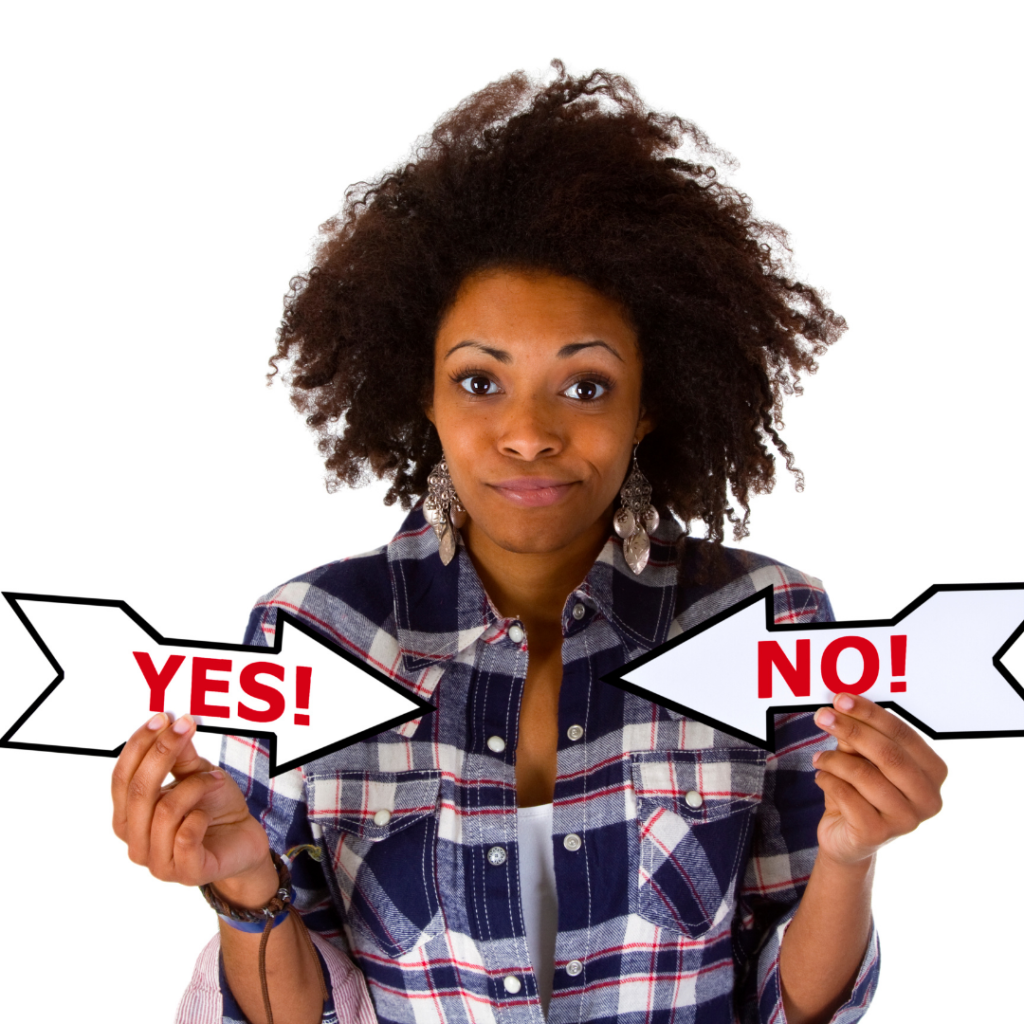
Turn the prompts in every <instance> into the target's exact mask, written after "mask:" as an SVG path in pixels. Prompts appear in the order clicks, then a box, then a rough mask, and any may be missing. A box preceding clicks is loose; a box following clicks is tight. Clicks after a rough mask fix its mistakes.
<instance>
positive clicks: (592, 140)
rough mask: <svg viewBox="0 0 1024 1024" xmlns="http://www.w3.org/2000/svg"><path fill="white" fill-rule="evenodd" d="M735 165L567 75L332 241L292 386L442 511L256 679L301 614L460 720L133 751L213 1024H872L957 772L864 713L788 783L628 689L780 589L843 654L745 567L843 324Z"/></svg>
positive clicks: (411, 529)
mask: <svg viewBox="0 0 1024 1024" xmlns="http://www.w3.org/2000/svg"><path fill="white" fill-rule="evenodd" d="M714 159H718V160H719V161H721V160H723V159H724V156H723V154H721V153H718V152H717V151H715V150H714V149H713V148H712V147H711V145H710V143H709V142H708V140H707V139H706V138H705V137H704V136H703V135H702V134H701V133H700V131H699V130H698V129H696V128H695V127H694V126H693V125H690V124H688V123H686V122H684V121H681V120H679V119H678V118H675V117H669V116H665V115H661V114H657V113H654V112H650V111H648V110H647V109H646V108H645V107H644V106H643V104H642V103H641V101H640V100H639V99H638V97H637V96H636V94H635V93H634V91H633V90H632V88H631V86H630V85H629V83H628V82H626V81H624V80H623V79H621V78H618V77H615V76H610V75H607V74H605V73H603V72H595V73H593V74H592V75H590V76H587V77H583V78H573V77H570V76H567V75H566V74H565V73H564V71H563V70H562V69H561V67H560V66H559V67H558V75H557V77H556V78H555V79H554V81H552V82H551V84H549V85H547V86H546V87H542V86H539V85H535V84H533V83H531V82H530V81H529V80H528V79H526V78H525V76H523V75H513V76H510V77H509V78H507V79H505V80H503V81H501V82H498V83H496V84H494V85H492V86H490V87H489V88H487V89H485V90H483V91H482V92H480V93H478V94H476V95H474V96H472V97H470V98H469V99H468V100H467V101H466V102H465V103H463V104H462V105H461V106H460V107H459V108H457V109H456V110H455V111H453V112H452V113H451V114H449V115H448V116H447V117H446V118H444V119H443V120H442V121H441V122H439V124H438V125H437V126H436V128H435V130H434V132H433V134H432V136H431V137H430V139H429V140H428V141H427V142H426V143H425V144H424V145H423V146H422V148H421V149H420V150H419V151H418V153H417V157H416V159H415V161H413V162H411V163H409V164H408V165H406V166H404V167H402V168H400V169H399V170H397V171H395V172H394V173H391V174H389V175H387V176H385V177H384V178H382V179H381V180H380V181H378V182H377V183H375V184H373V185H371V186H365V187H362V188H361V189H359V190H356V191H354V192H352V193H350V195H349V197H348V203H347V206H346V211H345V213H344V215H343V216H342V218H340V219H338V220H335V221H331V222H329V223H328V224H327V225H325V229H324V230H325V233H326V239H325V241H324V243H323V245H322V247H321V249H320V252H319V253H318V255H317V258H316V264H315V266H314V267H313V269H312V270H311V271H310V272H309V273H308V274H306V275H304V276H303V277H300V278H297V279H296V280H295V281H293V287H292V291H291V293H290V295H289V297H288V299H287V301H286V315H285V319H284V322H283V324H282V327H281V331H280V334H279V342H278V349H277V354H276V357H275V359H288V360H290V361H291V365H290V369H289V377H288V380H289V383H290V385H291V388H292V395H293V400H294V401H295V403H296V405H297V406H298V407H299V408H300V409H301V410H302V411H303V412H304V413H306V415H307V421H308V422H309V424H310V425H311V426H312V427H313V428H315V429H316V430H317V431H318V432H319V433H320V445H321V450H322V451H323V452H324V453H325V455H326V456H327V467H328V470H329V471H330V473H331V474H332V480H334V481H335V482H342V483H355V482H357V481H358V480H359V479H360V478H361V476H362V475H363V474H364V473H365V472H366V470H367V469H369V470H370V471H372V472H374V473H376V474H378V475H381V476H387V477H389V478H390V479H391V480H392V486H391V490H390V492H389V500H391V501H394V500H400V501H401V502H403V504H404V505H405V506H406V507H412V511H411V512H410V514H409V517H408V519H407V520H406V522H405V524H404V526H403V528H402V530H401V531H400V532H399V534H398V535H397V536H396V537H395V538H394V539H393V540H392V541H391V543H390V544H388V545H387V546H386V547H384V548H380V549H378V550H376V551H373V552H370V553H369V554H366V555H361V556H357V557H353V558H349V559H346V560H343V561H340V562H336V563H332V564H331V565H327V566H324V567H322V568H320V569H317V570H314V571H313V572H311V573H308V574H306V575H305V576H301V577H298V578H297V579H295V580H293V581H291V582H290V583H287V584H285V585H284V586H283V587H280V588H278V589H277V590H275V591H273V592H271V593H270V594H269V595H268V596H267V597H265V598H263V599H262V600H261V601H260V602H259V603H258V604H257V607H256V609H255V611H254V613H253V616H252V619H251V620H250V625H249V630H248V633H247V637H246V640H247V642H248V643H253V644H266V643H269V642H271V640H272V638H273V632H274V624H275V617H276V614H277V609H279V608H285V609H287V610H288V611H289V612H291V613H292V614H295V615H298V616H299V617H301V618H302V619H303V620H304V621H306V622H308V623H309V624H310V625H312V626H313V627H315V628H316V629H318V630H320V631H322V632H323V633H324V634H325V635H327V636H329V637H330V638H331V639H332V640H335V641H336V642H338V643H341V644H343V645H345V646H346V647H347V648H348V649H349V650H351V651H353V652H355V653H357V654H358V655H359V656H360V657H362V658H364V659H365V660H366V661H367V662H368V663H371V664H373V665H374V666H376V667H377V668H379V669H381V670H383V671H385V672H387V673H389V674H390V675H391V676H392V677H393V678H395V679H397V680H399V681H400V682H402V683H403V684H404V685H406V686H408V687H409V688H410V689H411V690H413V691H415V692H416V693H418V694H420V695H422V696H425V697H427V698H428V699H429V700H430V701H431V702H432V703H433V704H434V705H435V707H436V709H437V710H436V711H435V712H434V713H433V714H430V715H426V716H424V717H423V718H421V719H419V720H417V721H415V722H412V723H409V724H408V725H406V726H403V727H401V728H399V729H396V730H392V731H390V732H387V733H384V734H382V735H380V736H377V737H375V738H373V739H372V740H368V741H364V742H361V743H358V744H355V745H353V746H351V747H348V748H347V749H345V750H342V751H339V752H338V753H335V754H332V755H330V756H328V757H324V758H321V759H319V760H316V761H314V762H311V763H310V764H307V765H305V766H304V767H303V768H302V769H300V770H296V771H293V772H289V773H286V774H283V775H281V776H278V777H277V778H275V779H270V778H268V772H267V757H266V750H265V748H264V747H263V746H262V745H261V744H260V743H259V742H256V741H254V740H251V739H245V738H229V739H228V740H227V742H226V743H225V747H224V753H223V757H222V762H223V766H224V768H225V769H226V772H225V771H221V770H219V769H215V768H214V767H213V766H212V765H210V764H209V763H208V762H206V761H204V760H203V759H201V758H199V757H198V756H197V755H196V753H195V751H194V748H193V746H192V743H191V737H192V735H193V731H194V728H195V725H194V723H193V722H192V720H191V719H190V718H188V717H184V718H182V719H179V720H178V721H177V722H173V723H172V722H170V721H169V720H168V719H167V717H166V716H163V715H158V716H156V717H155V718H154V719H153V720H152V721H151V722H149V723H148V724H147V725H146V726H144V727H142V728H141V729H140V730H139V731H138V732H137V733H136V734H135V735H134V736H133V737H132V738H131V740H130V741H129V743H128V744H127V745H126V747H125V749H124V752H123V753H122V755H121V757H120V758H119V760H118V764H117V767H116V769H115V772H114V780H113V796H114V827H115V830H116V831H117V833H118V835H119V836H120V837H121V838H122V839H124V840H125V841H126V842H127V843H128V847H129V855H130V857H131V858H132V859H133V860H134V861H136V862H138V863H143V864H146V865H148V866H149V868H150V870H151V871H152V872H153V874H155V875H156V876H157V877H159V878H162V879H165V880H170V881H177V882H181V883H183V884H186V885H202V886H203V887H204V892H205V893H206V895H207V897H208V899H210V900H211V902H212V903H213V904H214V905H215V906H216V907H217V908H218V910H219V911H221V930H220V937H219V942H216V941H215V942H214V943H212V944H211V946H210V947H208V949H207V950H206V952H205V953H204V954H203V957H202V958H201V960H200V964H199V966H198V968H197V974H196V979H195V981H194V983H193V986H192V988H191V989H190V990H189V993H188V994H187V995H186V997H185V1000H184V1001H183V1003H182V1008H181V1012H180V1019H181V1020H185V1021H193V1020H196V1021H198V1020H203V1021H206V1020H215V1019H221V1018H223V1019H225V1020H243V1019H247V1020H250V1021H263V1020H269V1019H271V1017H272V1018H273V1019H274V1020H275V1021H277V1022H278V1024H284V1022H292V1021H294V1022H303V1021H305V1022H314V1021H318V1020H321V1019H323V1020H333V1019H334V1016H332V1015H335V1014H336V1015H337V1017H338V1018H339V1019H341V1020H345V1021H359V1022H367V1024H368V1022H370V1021H373V1020H374V1019H377V1020H381V1021H395V1022H399V1021H401V1022H406V1021H408V1022H414V1021H415V1022H422V1021H453V1020H458V1021H462V1020H465V1021H474V1022H482V1021H492V1020H505V1021H508V1020H527V1019H532V1020H536V1021H540V1020H542V1019H544V1018H545V1017H546V1018H547V1019H549V1020H551V1021H563V1020H564V1021H570V1020H572V1021H640V1020H643V1021H669V1020H677V1019H686V1020H691V1021H697V1022H701V1024H703V1022H713V1021H732V1020H734V1019H736V1018H739V1019H741V1020H744V1021H765V1022H768V1021H778V1020H781V1019H783V1016H784V1019H786V1020H788V1021H790V1022H810V1021H826V1020H830V1019H832V1020H837V1021H843V1022H847V1021H853V1020H856V1019H858V1018H859V1017H860V1015H861V1014H862V1013H863V1011H864V1009H865V1008H866V1006H867V1004H868V1002H869V1000H870V997H871V994H872V992H873V990H874V986H875V982H876V978H877V971H878V952H877V943H876V941H875V939H874V936H873V929H872V923H871V912H870V888H871V876H872V868H873V863H874V854H875V851H876V850H877V849H878V847H879V846H881V845H882V844H883V843H885V842H887V841H888V840H890V839H892V838H893V837H895V836H897V835H900V834H902V833H905V832H908V831H910V830H911V829H913V828H915V827H916V825H917V824H918V823H919V822H920V821H921V820H923V819H924V818H927V817H929V816H931V815H933V814H935V813H936V812H937V811H938V809H939V807H940V798H939V786H940V785H941V783H942V780H943V778H944V775H945V766H944V765H943V763H942V761H941V760H940V759H939V758H938V757H937V756H936V755H935V754H934V752H933V751H932V750H931V749H930V748H929V747H928V746H927V745H926V744H925V743H924V742H923V741H922V740H921V739H920V738H919V737H918V736H917V734H916V733H914V732H913V731H912V730H911V729H909V728H908V727H906V726H905V725H904V724H903V723H902V722H900V721H899V720H898V719H896V718H894V717H893V716H892V715H890V714H888V713H887V712H886V711H884V710H882V709H880V708H878V707H876V706H875V705H873V704H872V703H871V702H870V701H868V700H866V699H864V698H861V697H854V696H850V695H840V696H838V697H837V698H836V702H835V705H836V706H835V709H834V710H829V709H823V710H822V711H819V712H818V714H817V715H816V716H814V717H813V718H812V716H810V715H787V716H779V718H778V720H777V722H776V735H777V737H778V741H779V742H778V750H777V752H776V753H775V754H771V755H768V754H766V753H765V752H764V751H761V750H758V749H755V748H753V747H751V746H749V745H747V744H744V743H742V742H740V741H737V740H735V739H733V738H731V737H730V736H727V735H725V734H723V733H720V732H717V731H715V730H713V729H711V728H710V727H707V726H705V725H702V724H700V723H698V722H695V721H692V720H689V719H686V718H685V717H682V716H680V715H678V714H675V713H673V712H671V711H668V710H666V709H663V708H660V707H658V706H656V705H653V704H651V703H650V702H648V701H645V700H642V699H640V698H638V697H635V696H633V695H630V694H626V693H624V692H622V691H621V690H619V689H617V688H615V687H613V686H610V685H608V684H606V683H603V682H602V681H601V677H602V676H603V675H605V674H606V673H608V672H609V671H611V670H612V669H614V668H616V667H618V666H620V665H622V664H623V663H624V662H626V661H628V660H630V659H632V658H634V657H636V656H638V655H639V654H641V653H643V652H644V651H647V650H650V649H651V648H652V647H655V646H657V645H658V644H660V643H662V642H664V641H665V640H666V639H667V638H668V637H670V636H672V635H674V634H676V633H678V632H679V631H680V630H683V629H686V628H689V627H691V626H693V625H695V624H697V623H699V622H701V621H703V620H704V619H706V618H708V617H709V616H711V615H713V614H715V613H716V612H718V611H721V610H722V609H724V608H727V607H728V606H730V605H731V604H734V603H735V602H736V601H737V600H739V599H741V598H742V597H744V596H746V595H748V594H751V593H753V592H754V591H755V590H757V589H760V588H761V587H763V586H766V585H767V584H768V583H773V584H774V585H775V587H776V612H777V615H778V617H779V620H780V621H786V622H807V621H828V620H830V619H831V618H832V615H831V609H830V606H829V603H828V599H827V598H826V596H825V594H824V593H823V591H822V590H821V586H820V583H819V582H818V581H817V580H815V579H814V578H813V577H809V576H805V575H803V574H802V573H799V572H797V571H795V570H793V569H790V568H788V567H786V566H783V565H780V564H778V563H776V562H773V561H772V560H771V559H768V558H764V557H762V556H758V555H751V554H747V553H744V552H740V551H730V550H728V549H725V548H723V547H722V546H721V541H722V539H723V527H724V522H725V521H726V520H729V521H730V522H731V523H732V524H733V528H734V533H735V535H736V536H743V535H744V534H745V532H746V523H747V515H748V507H747V500H748V497H749V495H750V493H751V492H752V491H754V492H757V491H765V490H768V489H770V487H771V485H772V483H773V480H774V461H773V456H772V454H771V452H770V451H769V445H774V447H775V448H776V449H777V450H778V451H779V452H780V453H781V454H782V455H783V457H784V458H785V460H786V463H787V466H789V468H790V469H793V465H792V458H791V456H790V453H789V451H788V449H787V448H786V446H785V444H784V443H783V442H782V440H781V438H780V436H779V434H778V432H777V427H778V425H779V415H780V412H781V401H782V398H783V396H784V395H785V394H789V393H792V392H793V391H794V390H796V389H797V387H798V374H799V372H800V371H811V370H813V369H814V368H815V357H816V356H817V355H820V354H821V353H823V352H824V351H825V348H826V346H827V345H828V344H830V343H831V342H832V341H834V340H835V338H836V337H837V336H838V335H839V333H840V332H841V330H842V329H843V327H844V324H843V321H842V320H841V318H839V317H837V316H835V315H834V314H833V313H832V311H831V310H829V309H827V308H826V307H825V305H824V303H823V301H822V299H821V298H820V296H819V295H818V293H817V292H815V291H814V290H813V289H811V288H809V287H808V286H806V285H803V284H800V283H797V282H794V281H792V280H790V279H789V277H788V276H787V274H786V269H785V263H784V257H785V255H786V249H785V235H784V233H783V232H782V231H781V230H780V229H778V228H777V227H775V226H773V225H768V224H764V223H760V222H758V221H756V220H754V219H753V218H752V217H751V214H750V208H749V203H748V201H747V199H746V197H744V196H742V195H739V194H738V193H736V192H735V191H733V190H731V189H729V188H727V187H725V186H723V185H721V184H720V183H718V181H717V180H716V177H715V171H714V169H713V167H712V166H710V161H712V160H714ZM702 161H705V162H707V163H705V162H702ZM275 368H276V364H275ZM336 424H343V426H342V428H341V429H340V430H338V429H335V425H336ZM730 495H731V497H730ZM420 499H425V500H423V501H420ZM413 506H414V507H413ZM695 520H701V521H703V522H704V523H705V524H706V527H707V533H708V537H709V540H707V541H700V540H696V539H693V538H692V537H690V536H688V533H689V526H690V524H691V523H692V522H694V521H695ZM362 539H363V538H361V537H360V538H349V540H350V541H351V546H353V547H359V546H360V542H361V541H362ZM168 772H171V773H173V775H174V777H175V782H174V783H173V784H172V785H171V786H168V787H164V786H163V785H162V783H163V780H164V779H165V777H166V776H167V774H168ZM271 851H273V854H274V857H273V858H272V856H271ZM282 857H283V858H284V859H283V860H282ZM289 866H290V876H291V885H292V886H293V887H294V894H295V903H296V905H297V907H298V909H299V910H300V911H301V916H299V915H296V914H289V913H287V912H286V911H285V910H284V908H283V903H282V902H280V901H279V900H278V901H277V902H275V896H276V894H277V893H278V890H279V889H280V888H281V887H284V888H285V889H287V887H288V878H287V872H288V867H289ZM261 914H263V915H264V916H263V917H261ZM266 916H270V917H272V919H273V920H272V926H271V927H270V928H265V927H264V926H263V925H262V924H259V923H255V924H253V923H249V924H248V925H247V923H246V921H245V920H244V919H245V918H247V917H248V918H251V919H259V920H265V919H266ZM246 928H248V929H249V930H245V929H246ZM260 933H262V934H260ZM261 942H264V943H265V948H264V949H263V950H262V951H261V949H260V946H261ZM218 951H219V953H220V954H221V956H220V958H218ZM264 961H265V971H264ZM218 964H220V967H219V969H218ZM264 973H265V977H261V974H264Z"/></svg>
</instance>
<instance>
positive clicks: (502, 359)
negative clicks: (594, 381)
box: [444, 341, 624, 363]
mask: <svg viewBox="0 0 1024 1024" xmlns="http://www.w3.org/2000/svg"><path fill="white" fill-rule="evenodd" d="M460 348H478V349H480V351H481V352H486V353H487V355H489V356H491V357H492V358H493V359H497V360H498V362H499V363H511V362H512V355H511V353H509V352H506V351H505V350H504V349H501V348H491V347H490V346H489V345H483V344H481V343H480V342H479V341H460V342H459V343H458V345H453V346H452V347H451V348H450V349H448V351H447V352H446V353H445V356H444V358H445V359H447V358H448V357H449V356H450V355H451V354H452V353H453V352H457V351H458V350H459V349H460ZM585 348H605V349H607V350H608V351H609V352H611V354H612V355H613V356H615V358H616V359H618V361H619V362H620V363H621V362H624V360H623V358H622V356H620V355H619V353H618V352H616V351H615V349H613V348H612V347H611V345H609V344H608V342H606V341H576V342H573V343H572V344H571V345H563V346H562V347H561V348H560V349H559V350H558V358H559V359H568V358H569V357H570V356H574V355H576V353H577V352H582V351H583V349H585Z"/></svg>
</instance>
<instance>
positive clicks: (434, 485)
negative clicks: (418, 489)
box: [423, 458, 466, 565]
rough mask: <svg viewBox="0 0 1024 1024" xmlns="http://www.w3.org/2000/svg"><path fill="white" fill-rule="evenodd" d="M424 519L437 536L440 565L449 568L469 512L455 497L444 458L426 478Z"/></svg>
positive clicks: (457, 497) (456, 496)
mask: <svg viewBox="0 0 1024 1024" xmlns="http://www.w3.org/2000/svg"><path fill="white" fill-rule="evenodd" d="M423 515H424V517H425V518H426V520H427V522H428V523H430V525H431V526H432V527H433V528H434V533H435V534H437V545H438V548H439V549H440V551H441V562H442V563H443V564H444V565H447V564H448V563H449V562H450V561H451V560H452V559H453V558H454V557H455V551H456V549H457V548H458V546H459V527H460V526H462V525H463V524H464V523H465V522H466V510H465V509H464V508H463V507H462V503H461V502H460V501H459V496H458V495H457V494H456V493H455V486H454V484H452V478H451V477H450V476H449V475H448V463H447V462H446V461H445V460H444V459H443V458H442V459H441V461H440V462H439V463H438V464H437V465H436V466H434V468H433V469H432V470H431V471H430V476H428V477H427V496H426V498H425V499H424V500H423Z"/></svg>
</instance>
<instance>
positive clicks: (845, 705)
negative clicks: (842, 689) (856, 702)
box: [834, 693, 853, 711]
mask: <svg viewBox="0 0 1024 1024" xmlns="http://www.w3.org/2000/svg"><path fill="white" fill-rule="evenodd" d="M834 703H835V706H836V707H837V708H839V710H840V711H851V710H852V709H853V698H852V697H851V696H850V695H849V694H848V693H840V694H837V695H836V699H835V701H834Z"/></svg>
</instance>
